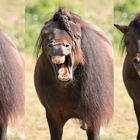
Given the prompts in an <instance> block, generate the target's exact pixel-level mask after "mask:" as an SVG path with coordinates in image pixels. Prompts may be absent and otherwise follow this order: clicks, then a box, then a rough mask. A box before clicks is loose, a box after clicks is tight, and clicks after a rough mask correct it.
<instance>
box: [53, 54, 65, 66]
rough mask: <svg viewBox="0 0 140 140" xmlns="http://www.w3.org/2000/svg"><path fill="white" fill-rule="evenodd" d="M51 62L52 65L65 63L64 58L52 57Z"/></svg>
mask: <svg viewBox="0 0 140 140" xmlns="http://www.w3.org/2000/svg"><path fill="white" fill-rule="evenodd" d="M51 61H52V63H54V64H63V63H64V62H65V56H52V57H51Z"/></svg>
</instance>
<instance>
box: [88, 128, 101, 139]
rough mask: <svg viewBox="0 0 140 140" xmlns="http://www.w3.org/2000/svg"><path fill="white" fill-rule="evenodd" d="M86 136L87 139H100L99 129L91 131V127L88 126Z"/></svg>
mask: <svg viewBox="0 0 140 140" xmlns="http://www.w3.org/2000/svg"><path fill="white" fill-rule="evenodd" d="M87 137H88V140H100V131H99V130H96V131H93V130H92V129H90V128H88V129H87Z"/></svg>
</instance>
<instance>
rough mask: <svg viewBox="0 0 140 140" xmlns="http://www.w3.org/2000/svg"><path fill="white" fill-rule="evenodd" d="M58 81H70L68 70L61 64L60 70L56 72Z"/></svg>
mask: <svg viewBox="0 0 140 140" xmlns="http://www.w3.org/2000/svg"><path fill="white" fill-rule="evenodd" d="M58 79H59V80H61V81H68V80H70V79H71V76H70V73H69V70H68V68H67V67H66V65H65V64H62V66H61V68H60V69H59V70H58Z"/></svg>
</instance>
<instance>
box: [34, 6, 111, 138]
mask: <svg viewBox="0 0 140 140" xmlns="http://www.w3.org/2000/svg"><path fill="white" fill-rule="evenodd" d="M40 50H41V51H40ZM36 54H37V56H38V57H37V63H36V66H35V73H34V82H35V88H36V91H37V94H38V97H39V99H40V101H41V103H42V105H43V106H44V108H45V111H46V118H47V121H48V124H49V130H50V135H51V140H61V139H62V133H63V127H64V125H65V123H66V122H67V121H68V120H69V119H71V118H75V119H78V120H80V122H81V125H82V126H81V127H82V128H83V129H84V130H85V131H86V133H87V137H88V140H99V139H100V134H99V131H100V127H101V126H102V125H103V124H106V123H107V122H108V121H109V120H110V118H111V116H112V113H113V50H112V46H111V43H110V41H109V40H108V38H107V37H106V35H105V33H104V32H103V31H101V30H100V29H99V28H97V27H95V26H92V25H90V24H89V23H87V22H85V21H84V20H82V19H81V17H79V16H78V15H76V14H74V13H72V12H70V11H68V10H67V9H66V8H60V9H59V10H58V11H57V12H56V13H55V14H54V16H53V17H52V18H51V19H50V20H48V21H46V22H45V24H44V26H43V28H42V30H41V33H40V35H39V38H38V41H37V47H36Z"/></svg>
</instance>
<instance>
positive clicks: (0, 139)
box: [0, 121, 7, 140]
mask: <svg viewBox="0 0 140 140" xmlns="http://www.w3.org/2000/svg"><path fill="white" fill-rule="evenodd" d="M0 140H7V121H5V122H0Z"/></svg>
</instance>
